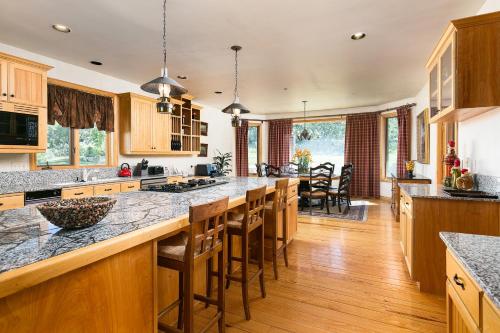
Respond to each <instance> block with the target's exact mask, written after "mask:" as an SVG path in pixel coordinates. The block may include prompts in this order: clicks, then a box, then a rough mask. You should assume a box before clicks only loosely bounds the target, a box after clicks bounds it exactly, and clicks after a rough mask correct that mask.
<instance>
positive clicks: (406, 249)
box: [399, 193, 414, 277]
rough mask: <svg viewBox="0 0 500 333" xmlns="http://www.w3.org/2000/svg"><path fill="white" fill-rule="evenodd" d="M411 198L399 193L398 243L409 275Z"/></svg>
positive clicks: (411, 232) (412, 242) (411, 235)
mask: <svg viewBox="0 0 500 333" xmlns="http://www.w3.org/2000/svg"><path fill="white" fill-rule="evenodd" d="M411 207H412V199H411V198H410V197H409V196H407V195H404V194H402V193H401V194H400V219H399V228H400V244H401V250H402V251H403V256H404V259H405V262H406V266H407V268H408V273H409V274H410V277H411V276H412V272H413V268H412V263H413V244H414V241H413V213H412V209H411Z"/></svg>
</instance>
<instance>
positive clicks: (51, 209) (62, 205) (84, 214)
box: [36, 197, 116, 229]
mask: <svg viewBox="0 0 500 333" xmlns="http://www.w3.org/2000/svg"><path fill="white" fill-rule="evenodd" d="M115 203H116V199H112V198H106V197H92V198H83V199H66V200H60V201H50V202H46V203H43V204H40V205H38V206H37V207H36V208H38V211H40V213H41V214H42V215H43V216H44V217H45V218H46V219H47V220H49V222H50V223H52V224H55V225H56V226H58V227H60V228H63V229H80V228H86V227H90V226H93V225H94V224H96V223H98V222H99V221H101V220H102V219H103V218H104V217H105V216H106V215H107V214H108V213H109V211H110V210H111V208H113V206H114V204H115Z"/></svg>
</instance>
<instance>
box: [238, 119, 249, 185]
mask: <svg viewBox="0 0 500 333" xmlns="http://www.w3.org/2000/svg"><path fill="white" fill-rule="evenodd" d="M236 175H237V176H240V177H247V176H248V120H242V121H241V126H240V127H236Z"/></svg>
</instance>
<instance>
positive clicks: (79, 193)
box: [75, 192, 83, 195]
mask: <svg viewBox="0 0 500 333" xmlns="http://www.w3.org/2000/svg"><path fill="white" fill-rule="evenodd" d="M82 194H83V192H77V193H75V195H82Z"/></svg>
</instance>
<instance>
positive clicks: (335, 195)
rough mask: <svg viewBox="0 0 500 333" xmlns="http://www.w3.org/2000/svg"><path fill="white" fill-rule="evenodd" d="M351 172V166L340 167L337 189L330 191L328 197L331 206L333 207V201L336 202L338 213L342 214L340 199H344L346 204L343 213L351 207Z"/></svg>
mask: <svg viewBox="0 0 500 333" xmlns="http://www.w3.org/2000/svg"><path fill="white" fill-rule="evenodd" d="M353 170H354V167H353V166H352V164H350V165H344V166H343V167H342V171H341V172H340V181H339V187H338V189H337V190H330V196H331V197H332V204H333V205H335V201H337V205H338V206H339V212H342V207H341V204H342V199H345V201H346V204H347V208H346V211H345V212H346V213H347V212H348V211H349V209H350V206H351V194H350V187H351V180H352V173H353Z"/></svg>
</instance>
